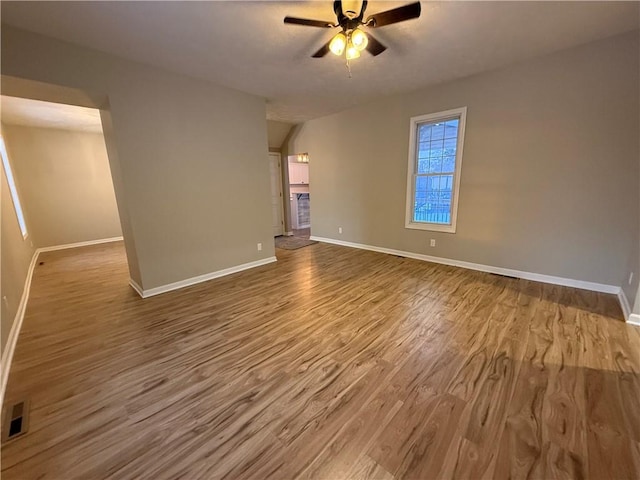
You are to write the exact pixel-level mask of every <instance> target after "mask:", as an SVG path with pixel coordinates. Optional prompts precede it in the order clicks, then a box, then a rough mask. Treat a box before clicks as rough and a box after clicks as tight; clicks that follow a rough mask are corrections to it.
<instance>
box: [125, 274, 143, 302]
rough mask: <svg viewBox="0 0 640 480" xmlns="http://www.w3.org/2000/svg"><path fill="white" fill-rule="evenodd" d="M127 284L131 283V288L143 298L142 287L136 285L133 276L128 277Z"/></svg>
mask: <svg viewBox="0 0 640 480" xmlns="http://www.w3.org/2000/svg"><path fill="white" fill-rule="evenodd" d="M129 285H131V288H133V289H134V290H135V291H136V293H137V294H138V295H140V296H141V297H142V298H144V293H143V291H142V287H141V286H140V285H138V283H137V282H136V281H135V280H134V279H133V278H130V279H129Z"/></svg>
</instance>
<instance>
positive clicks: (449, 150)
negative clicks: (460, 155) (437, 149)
mask: <svg viewBox="0 0 640 480" xmlns="http://www.w3.org/2000/svg"><path fill="white" fill-rule="evenodd" d="M456 140H457V139H456V138H447V139H446V140H445V141H444V152H445V153H444V154H445V155H455V154H456Z"/></svg>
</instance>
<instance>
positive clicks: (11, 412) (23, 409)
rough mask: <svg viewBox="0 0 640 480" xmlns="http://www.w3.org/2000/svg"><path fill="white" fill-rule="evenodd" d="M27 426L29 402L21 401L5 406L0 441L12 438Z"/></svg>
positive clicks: (25, 430)
mask: <svg viewBox="0 0 640 480" xmlns="http://www.w3.org/2000/svg"><path fill="white" fill-rule="evenodd" d="M28 428H29V402H27V401H26V400H25V401H22V402H18V403H15V404H13V405H12V406H10V407H9V408H7V413H6V418H5V422H4V428H3V431H2V441H3V442H4V441H7V440H12V439H14V438H16V437H19V436H20V435H22V434H24V433H26V432H27V429H28Z"/></svg>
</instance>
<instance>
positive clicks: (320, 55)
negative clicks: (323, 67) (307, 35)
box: [311, 40, 331, 58]
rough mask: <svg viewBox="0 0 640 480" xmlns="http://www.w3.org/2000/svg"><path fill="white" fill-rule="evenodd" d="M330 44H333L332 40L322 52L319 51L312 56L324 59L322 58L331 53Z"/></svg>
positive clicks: (323, 47)
mask: <svg viewBox="0 0 640 480" xmlns="http://www.w3.org/2000/svg"><path fill="white" fill-rule="evenodd" d="M330 43H331V40H329V41H328V42H327V43H325V44H324V45H323V46H322V47H320V50H318V51H317V52H316V53H314V54H313V55H311V56H312V57H313V58H322V57H324V56H325V55H326V54H327V53H329V44H330Z"/></svg>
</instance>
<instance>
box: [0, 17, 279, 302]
mask: <svg viewBox="0 0 640 480" xmlns="http://www.w3.org/2000/svg"><path fill="white" fill-rule="evenodd" d="M2 73H3V75H9V76H13V77H19V78H23V79H30V80H36V81H40V82H45V83H49V84H54V85H62V86H65V87H72V88H77V89H81V90H83V91H86V92H89V93H92V94H95V95H93V96H100V95H102V94H104V95H106V96H107V97H108V106H107V107H105V108H108V112H106V111H105V113H104V114H103V121H104V119H105V118H107V117H108V121H109V123H110V125H104V124H103V128H104V132H105V139H106V143H107V151H108V152H109V161H110V163H111V171H112V172H113V173H114V188H115V192H116V198H117V200H118V209H119V211H120V218H121V222H122V230H123V233H124V237H125V246H126V248H127V256H128V258H129V262H130V273H131V276H132V278H133V279H134V280H135V281H136V282H138V283H139V284H140V285H141V286H142V287H143V288H144V289H150V288H154V287H158V286H162V285H166V284H168V283H172V282H177V281H180V280H184V279H187V278H191V277H194V276H197V275H203V274H207V273H210V272H215V271H218V270H221V269H224V268H229V267H233V266H236V265H240V264H244V263H247V262H251V261H256V260H261V259H264V258H267V257H271V256H273V255H274V245H273V236H272V233H271V210H270V187H269V163H268V162H267V161H266V158H267V150H268V143H267V131H266V130H267V129H266V121H265V118H266V111H265V101H264V99H262V98H259V97H255V96H253V95H248V94H245V93H241V92H238V91H235V90H232V89H228V88H224V87H220V86H217V85H214V84H211V83H209V82H205V81H200V80H196V79H192V78H189V77H185V76H182V75H177V74H173V73H170V72H167V71H164V70H160V69H157V68H152V67H148V66H145V65H142V64H138V63H134V62H130V61H127V60H123V59H119V58H116V57H113V56H111V55H107V54H103V53H100V52H97V51H93V50H89V49H86V48H81V47H77V46H74V45H71V44H69V43H65V42H60V41H57V40H54V39H51V38H47V37H43V36H40V35H36V34H33V33H29V32H26V31H24V30H19V29H15V28H12V27H8V26H6V25H3V26H2ZM49 100H53V101H55V99H49ZM259 242H260V243H262V244H263V249H262V251H258V250H257V248H256V244H257V243H259Z"/></svg>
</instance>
